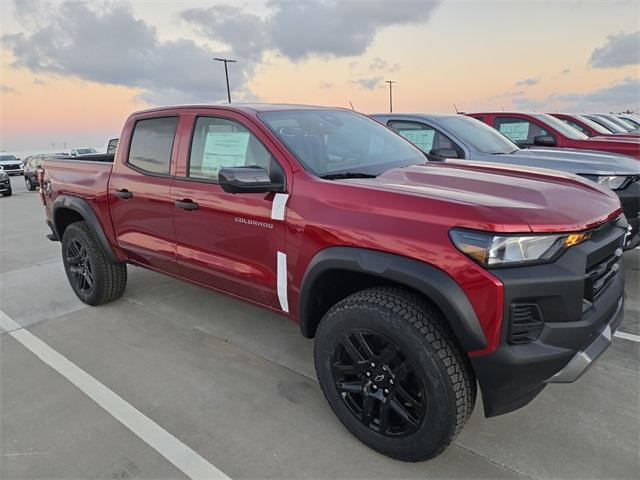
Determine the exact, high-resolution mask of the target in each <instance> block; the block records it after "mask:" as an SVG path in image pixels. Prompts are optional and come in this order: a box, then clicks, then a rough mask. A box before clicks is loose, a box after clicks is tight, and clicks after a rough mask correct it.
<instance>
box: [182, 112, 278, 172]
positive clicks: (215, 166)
mask: <svg viewBox="0 0 640 480" xmlns="http://www.w3.org/2000/svg"><path fill="white" fill-rule="evenodd" d="M248 166H258V167H262V168H264V169H265V170H266V171H267V172H268V174H269V176H270V177H271V178H272V179H273V178H275V177H280V176H281V175H284V172H283V171H282V169H281V167H280V165H279V164H278V162H277V161H276V160H275V159H274V158H273V156H272V155H271V153H270V152H269V150H267V148H266V147H265V146H264V145H263V144H262V142H261V141H260V140H258V139H257V138H256V137H255V136H254V135H253V134H252V133H251V132H250V131H249V130H247V128H245V127H244V126H243V125H241V124H240V123H238V122H234V121H233V120H227V119H225V118H217V117H199V118H198V119H197V120H196V126H195V131H194V133H193V141H192V143H191V155H190V156H189V177H191V178H201V179H203V180H213V181H217V180H218V172H219V171H220V169H221V168H228V167H248Z"/></svg>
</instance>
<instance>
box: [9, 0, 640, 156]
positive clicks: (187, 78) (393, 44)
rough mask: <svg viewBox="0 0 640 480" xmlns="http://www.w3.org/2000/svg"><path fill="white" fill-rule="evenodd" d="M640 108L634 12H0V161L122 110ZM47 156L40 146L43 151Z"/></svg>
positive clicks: (232, 2) (80, 6)
mask: <svg viewBox="0 0 640 480" xmlns="http://www.w3.org/2000/svg"><path fill="white" fill-rule="evenodd" d="M214 57H226V58H232V59H235V60H237V62H236V63H233V64H230V65H229V77H230V83H231V95H232V100H233V101H234V102H253V101H259V102H285V103H304V104H314V105H330V106H339V107H347V108H350V107H351V104H352V105H353V107H354V108H355V109H356V110H358V111H361V112H365V113H374V112H383V111H387V110H388V108H389V91H388V85H387V84H386V83H385V80H393V81H395V82H396V83H394V90H393V103H394V111H398V112H453V111H454V104H455V106H457V108H458V109H459V110H463V111H467V112H473V111H480V110H499V109H505V110H524V111H537V112H544V111H566V112H593V111H607V112H609V111H623V110H627V109H631V110H634V111H639V110H640V2H637V1H626V0H620V1H615V0H582V1H578V0H576V1H574V0H556V1H542V0H441V1H437V0H434V1H429V0H351V1H329V0H326V1H320V0H318V1H311V0H299V1H294V0H268V1H242V0H219V1H218V0H215V1H214V0H208V1H204V0H198V1H194V0H185V1H169V0H158V1H152V0H129V1H105V0H96V1H80V0H59V1H55V0H16V1H8V0H0V150H3V151H24V150H37V149H51V148H56V149H61V148H62V147H63V146H65V145H66V146H67V147H68V148H71V147H76V146H87V145H92V146H101V145H105V144H106V142H107V140H108V139H109V138H113V137H117V136H119V134H120V129H121V127H122V123H123V121H124V119H125V118H126V117H127V116H128V115H129V114H130V113H131V112H133V111H136V110H140V109H144V108H148V107H150V106H157V105H170V104H184V103H222V102H226V86H225V79H224V67H223V65H222V64H221V63H219V62H215V61H213V58H214ZM54 145H55V147H54Z"/></svg>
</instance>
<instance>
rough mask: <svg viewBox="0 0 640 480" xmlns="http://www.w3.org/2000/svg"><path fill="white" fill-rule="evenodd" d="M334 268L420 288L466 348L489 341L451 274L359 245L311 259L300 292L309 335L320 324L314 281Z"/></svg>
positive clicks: (304, 329)
mask: <svg viewBox="0 0 640 480" xmlns="http://www.w3.org/2000/svg"><path fill="white" fill-rule="evenodd" d="M331 270H347V271H353V272H361V273H366V274H369V275H373V276H377V277H380V278H381V279H385V280H390V281H392V282H394V283H397V284H400V285H404V286H406V287H409V288H411V289H413V290H416V291H418V292H420V293H422V294H423V295H425V296H426V297H427V298H429V299H430V300H431V301H432V302H433V303H434V304H435V305H436V306H437V307H438V308H439V309H440V311H441V312H442V313H443V315H444V317H445V319H446V320H447V322H448V324H449V326H450V327H451V329H452V330H453V332H454V334H455V335H456V337H457V339H458V341H459V342H460V345H461V346H462V348H463V349H464V350H465V351H473V350H480V349H482V348H485V347H486V345H487V341H486V338H485V336H484V332H483V331H482V327H481V326H480V322H479V321H478V317H477V316H476V313H475V311H474V310H473V307H472V306H471V303H470V302H469V299H468V298H467V296H466V295H465V294H464V292H463V291H462V289H461V288H460V287H459V286H458V285H457V284H456V282H455V281H454V280H453V279H452V278H451V277H450V276H449V275H447V274H446V273H445V272H443V271H442V270H440V269H438V268H436V267H434V266H432V265H429V264H427V263H424V262H421V261H419V260H414V259H411V258H407V257H403V256H401V255H395V254H392V253H386V252H379V251H376V250H369V249H365V248H357V247H329V248H326V249H324V250H322V251H320V252H318V253H317V254H316V255H315V256H314V257H313V258H312V259H311V262H309V266H308V267H307V270H306V272H305V274H304V278H303V280H302V287H301V292H300V317H299V318H300V329H301V331H302V334H303V335H304V336H305V337H308V338H310V337H313V335H314V332H315V327H316V325H314V324H313V322H312V320H311V318H312V317H313V316H312V315H311V314H310V308H311V305H312V304H313V302H312V296H313V295H314V285H315V283H316V281H317V280H318V279H319V278H320V276H321V275H322V274H323V273H326V272H328V271H331Z"/></svg>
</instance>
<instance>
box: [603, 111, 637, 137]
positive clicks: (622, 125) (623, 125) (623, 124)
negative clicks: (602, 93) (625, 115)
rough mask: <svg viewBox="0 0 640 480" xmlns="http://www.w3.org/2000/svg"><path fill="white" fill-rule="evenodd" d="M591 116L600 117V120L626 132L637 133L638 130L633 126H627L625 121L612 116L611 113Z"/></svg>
mask: <svg viewBox="0 0 640 480" xmlns="http://www.w3.org/2000/svg"><path fill="white" fill-rule="evenodd" d="M592 115H593V116H597V117H600V118H606V119H607V120H609V121H610V122H613V123H615V124H616V125H618V126H619V127H620V128H622V129H624V130H626V131H627V132H636V133H638V128H637V127H635V126H634V125H631V124H629V123H628V122H626V121H625V120H623V119H621V118H620V117H618V116H617V115H614V114H612V113H594V114H592Z"/></svg>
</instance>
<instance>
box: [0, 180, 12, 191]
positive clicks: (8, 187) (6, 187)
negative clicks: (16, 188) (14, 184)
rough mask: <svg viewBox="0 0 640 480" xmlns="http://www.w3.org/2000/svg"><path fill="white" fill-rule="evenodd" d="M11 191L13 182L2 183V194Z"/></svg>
mask: <svg viewBox="0 0 640 480" xmlns="http://www.w3.org/2000/svg"><path fill="white" fill-rule="evenodd" d="M9 190H11V180H2V181H0V192H8V191H9Z"/></svg>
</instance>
